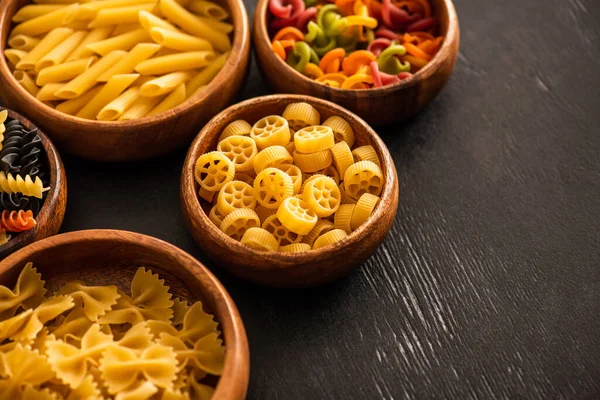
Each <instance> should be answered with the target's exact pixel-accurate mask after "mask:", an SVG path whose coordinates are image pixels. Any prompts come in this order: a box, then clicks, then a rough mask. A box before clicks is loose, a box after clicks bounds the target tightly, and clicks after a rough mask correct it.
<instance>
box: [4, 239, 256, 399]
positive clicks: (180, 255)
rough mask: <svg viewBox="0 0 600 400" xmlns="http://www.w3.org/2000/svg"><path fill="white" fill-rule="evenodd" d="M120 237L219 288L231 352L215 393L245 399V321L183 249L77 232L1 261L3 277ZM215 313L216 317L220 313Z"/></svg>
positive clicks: (247, 357)
mask: <svg viewBox="0 0 600 400" xmlns="http://www.w3.org/2000/svg"><path fill="white" fill-rule="evenodd" d="M117 238H118V239H119V241H120V242H121V243H122V244H125V245H132V244H135V245H136V246H140V245H142V246H144V247H146V248H149V249H152V250H153V251H158V252H162V253H168V254H172V255H175V256H176V258H177V260H178V261H179V264H180V266H181V267H183V268H185V269H186V270H188V272H190V273H191V274H193V275H194V276H195V277H196V280H197V282H198V283H199V284H201V285H202V286H207V285H206V283H205V280H208V281H209V283H210V284H211V285H212V286H213V287H214V288H216V290H208V291H207V294H208V296H210V297H213V298H214V299H215V300H216V301H215V303H216V304H217V307H216V308H217V309H218V310H219V312H220V313H221V314H223V316H224V318H218V322H219V324H220V325H221V327H222V331H223V336H224V337H225V342H226V343H227V344H226V345H227V351H226V353H225V364H224V368H223V374H222V375H221V376H220V377H219V380H218V383H217V386H216V387H215V394H220V395H221V396H222V397H220V398H227V399H229V398H231V399H238V398H243V397H244V395H245V393H246V391H247V388H248V382H249V372H250V354H249V350H248V339H247V336H246V330H245V328H244V323H243V322H242V318H241V316H240V314H239V311H238V309H237V307H236V305H235V303H234V302H233V299H232V298H231V296H230V295H229V293H228V292H227V289H225V287H224V286H223V284H222V283H221V282H220V281H219V280H218V279H217V277H216V276H215V275H213V273H212V272H210V270H209V269H208V268H207V267H206V266H205V265H204V264H203V263H202V262H200V261H199V260H197V259H195V258H194V257H192V256H191V255H190V254H189V253H187V252H186V251H184V250H182V249H180V248H179V247H177V246H174V245H172V244H170V243H167V242H165V241H163V240H161V239H157V238H155V237H152V236H148V235H144V234H141V233H136V232H130V231H123V230H117V229H91V230H81V231H73V232H68V233H63V234H60V235H56V236H51V237H49V238H46V239H43V240H40V241H37V242H35V243H33V244H31V245H29V246H27V247H24V248H22V249H20V250H18V251H16V252H14V253H13V254H11V255H9V256H8V257H6V258H5V259H4V260H2V261H0V274H3V273H5V272H7V271H9V270H10V269H12V268H18V265H19V263H24V262H27V260H28V258H29V257H30V256H31V255H32V254H35V253H39V252H42V251H45V250H47V249H49V248H52V247H56V246H61V245H70V244H74V243H81V242H98V241H106V242H111V241H114V240H115V239H117ZM200 276H202V278H203V280H200V279H199V278H198V277H200ZM212 311H213V313H214V314H215V316H216V311H217V310H212ZM240 378H242V379H240ZM222 383H224V384H225V385H223V384H222ZM219 390H220V391H219ZM224 394H228V395H229V396H224Z"/></svg>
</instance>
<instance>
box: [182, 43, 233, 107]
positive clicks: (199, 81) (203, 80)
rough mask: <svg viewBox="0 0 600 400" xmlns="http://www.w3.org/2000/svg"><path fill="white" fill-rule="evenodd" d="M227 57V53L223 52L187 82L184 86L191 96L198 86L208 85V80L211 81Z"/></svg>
mask: <svg viewBox="0 0 600 400" xmlns="http://www.w3.org/2000/svg"><path fill="white" fill-rule="evenodd" d="M227 57H229V53H225V54H222V55H220V56H219V57H217V59H216V60H215V61H213V62H212V64H210V65H209V66H208V67H206V68H204V69H203V70H202V71H200V73H199V74H198V75H196V76H195V77H194V78H192V80H191V81H189V82H188V84H187V86H186V92H187V93H188V95H189V96H190V97H191V96H193V95H194V94H195V93H196V92H197V91H198V88H199V87H201V86H204V85H208V84H209V83H210V81H212V80H213V79H214V78H215V76H217V74H218V73H219V71H220V70H221V69H222V68H223V66H224V65H225V62H226V61H227Z"/></svg>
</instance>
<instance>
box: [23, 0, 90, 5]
mask: <svg viewBox="0 0 600 400" xmlns="http://www.w3.org/2000/svg"><path fill="white" fill-rule="evenodd" d="M88 1H92V0H34V1H33V2H34V3H36V4H63V5H68V4H74V3H87V2H88Z"/></svg>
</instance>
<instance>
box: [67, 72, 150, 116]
mask: <svg viewBox="0 0 600 400" xmlns="http://www.w3.org/2000/svg"><path fill="white" fill-rule="evenodd" d="M138 76H139V75H138V74H123V75H115V76H113V77H112V78H110V80H109V81H108V82H106V85H104V86H102V89H100V90H99V91H98V93H97V94H96V95H95V96H94V97H93V98H92V99H91V100H90V101H89V102H88V103H87V104H86V105H85V106H84V107H83V108H82V109H81V110H79V112H77V114H75V116H77V117H79V118H86V119H96V117H97V115H98V112H100V110H102V108H104V106H106V105H107V104H108V103H110V102H111V101H112V100H113V99H115V98H117V97H118V96H119V95H120V94H121V93H123V91H124V90H125V89H127V87H128V86H129V85H131V84H132V83H133V81H135V80H136V79H137V78H138Z"/></svg>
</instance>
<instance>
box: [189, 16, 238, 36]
mask: <svg viewBox="0 0 600 400" xmlns="http://www.w3.org/2000/svg"><path fill="white" fill-rule="evenodd" d="M196 18H198V19H199V20H200V21H202V22H204V23H205V24H206V25H207V26H209V27H211V28H212V29H215V30H217V31H219V32H223V33H231V32H233V24H230V23H229V22H222V21H215V20H214V19H211V18H208V17H198V16H197V17H196Z"/></svg>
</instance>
